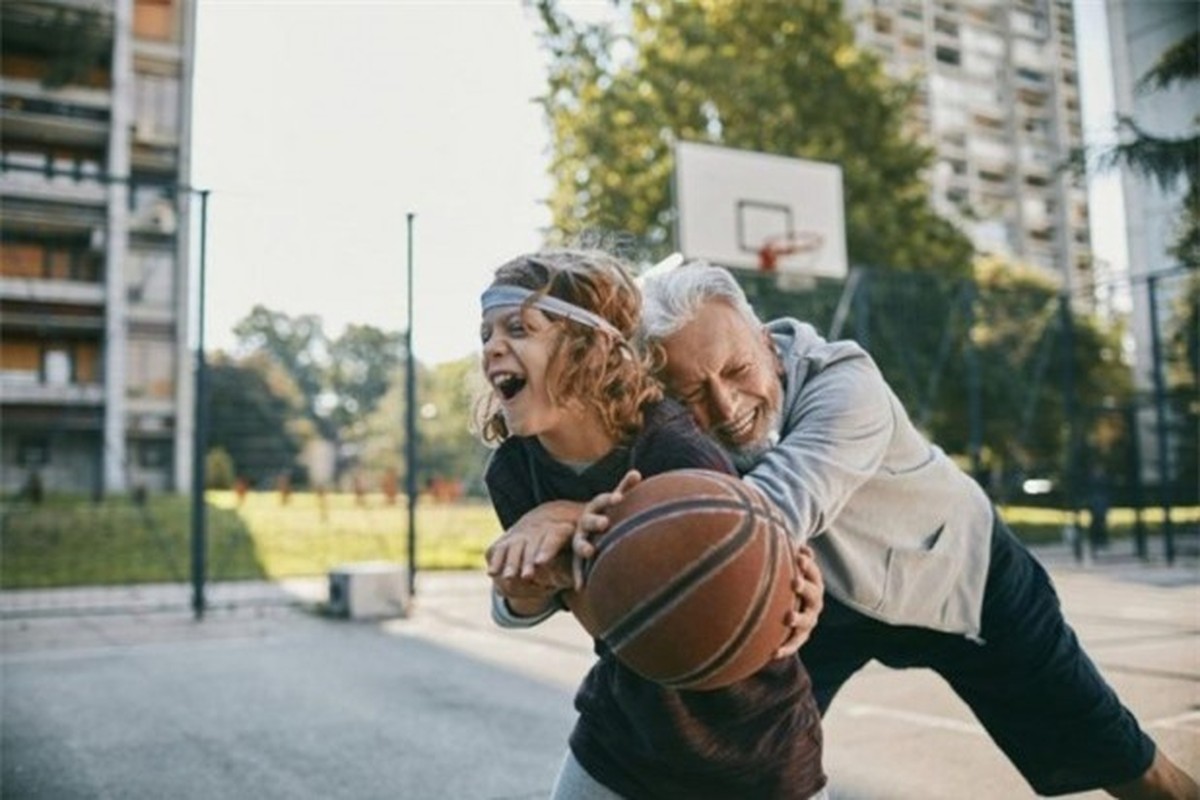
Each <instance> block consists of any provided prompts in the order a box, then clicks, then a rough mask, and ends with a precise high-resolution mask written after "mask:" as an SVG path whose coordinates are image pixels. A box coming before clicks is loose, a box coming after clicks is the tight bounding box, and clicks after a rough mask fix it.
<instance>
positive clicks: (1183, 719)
mask: <svg viewBox="0 0 1200 800" xmlns="http://www.w3.org/2000/svg"><path fill="white" fill-rule="evenodd" d="M1189 722H1200V711H1185V712H1184V713H1182V714H1176V715H1175V716H1173V717H1162V718H1160V719H1155V720H1151V721H1149V722H1147V723H1146V727H1147V728H1169V729H1171V730H1178V731H1188V732H1189V733H1200V729H1198V728H1195V727H1193V726H1191V725H1187V724H1186V723H1189Z"/></svg>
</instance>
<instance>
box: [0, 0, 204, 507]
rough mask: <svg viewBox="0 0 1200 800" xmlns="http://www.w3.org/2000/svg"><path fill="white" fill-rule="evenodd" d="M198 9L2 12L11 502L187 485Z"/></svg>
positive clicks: (178, 3) (2, 437)
mask: <svg viewBox="0 0 1200 800" xmlns="http://www.w3.org/2000/svg"><path fill="white" fill-rule="evenodd" d="M194 15H195V7H194V2H193V0H6V2H4V3H3V4H0V469H2V474H0V489H2V490H3V491H4V492H5V493H6V494H7V493H12V492H14V491H19V490H20V489H21V488H22V487H26V486H28V485H29V483H30V481H31V480H36V481H38V482H40V484H41V486H42V487H43V489H44V490H45V491H63V492H83V493H95V494H99V493H107V492H120V491H127V490H131V489H134V488H145V489H148V490H153V491H163V490H173V489H177V488H181V487H186V486H188V484H189V482H190V474H191V439H192V406H193V400H192V396H193V395H192V384H193V378H192V370H193V365H192V356H191V355H190V353H189V349H188V325H189V314H188V308H189V291H188V288H189V280H188V275H189V255H190V253H191V250H192V248H193V244H194V243H193V242H192V241H190V240H191V239H192V238H193V237H192V236H191V235H190V234H191V228H192V225H191V224H190V220H191V219H192V218H193V216H194V214H195V212H196V209H198V201H197V199H196V197H195V195H194V194H193V193H192V192H189V191H188V190H187V188H186V187H187V186H188V183H189V179H188V164H189V151H188V147H189V138H190V137H189V132H190V128H191V120H190V105H191V83H192V62H193V57H192V53H193V31H194V28H195V22H194Z"/></svg>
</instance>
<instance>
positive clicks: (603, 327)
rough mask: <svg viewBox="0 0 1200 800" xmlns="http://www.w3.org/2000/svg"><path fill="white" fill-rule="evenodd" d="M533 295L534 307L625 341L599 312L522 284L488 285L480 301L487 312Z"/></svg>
mask: <svg viewBox="0 0 1200 800" xmlns="http://www.w3.org/2000/svg"><path fill="white" fill-rule="evenodd" d="M531 297H533V298H536V299H534V300H533V302H531V303H529V305H531V306H533V307H534V308H538V309H541V310H542V311H547V312H549V313H551V314H555V315H557V316H560V317H563V318H565V319H569V320H571V321H573V322H578V323H580V324H582V325H587V326H588V327H589V328H595V329H596V330H600V331H604V332H605V333H610V334H612V335H613V336H615V337H616V338H617V340H618V341H624V339H625V337H624V336H623V335H622V334H621V332H620V331H619V330H617V328H616V326H614V325H613V324H612V323H611V322H609V321H608V320H606V319H605V318H604V317H602V316H600V315H599V314H594V313H592V312H591V311H588V310H587V309H586V308H581V307H579V306H577V305H575V304H574V303H568V302H567V301H566V300H560V299H559V298H557V297H551V296H550V295H548V294H544V295H540V296H539V295H538V293H537V292H535V291H533V290H532V289H526V288H524V287H522V286H511V285H507V284H501V285H498V286H491V287H488V289H487V291H485V292H484V293H483V296H482V297H480V298H479V302H480V304H481V305H482V306H483V309H482V310H483V313H484V314H486V313H487V312H489V311H491V310H492V309H493V308H506V307H508V306H520V305H524V304H525V303H526V301H528V300H529V298H531Z"/></svg>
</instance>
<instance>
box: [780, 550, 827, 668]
mask: <svg viewBox="0 0 1200 800" xmlns="http://www.w3.org/2000/svg"><path fill="white" fill-rule="evenodd" d="M792 590H793V591H794V592H795V593H796V608H795V609H793V610H792V611H789V612H788V617H787V625H788V627H790V628H791V629H792V633H791V635H790V636H789V637H788V639H787V641H785V642H784V643H783V644H781V645H780V646H779V649H778V650H776V651H775V656H774V657H775V658H786V657H788V656H793V655H795V654H796V652H797V651H799V649H800V647H801V646H802V645H803V644H804V643H805V642H807V641H808V639H809V637H810V636H812V632H813V629H814V628H816V627H817V617H819V616H820V614H821V609H822V608H823V607H824V606H825V580H824V579H823V578H822V577H821V570H820V569H819V568H818V567H817V560H816V558H815V557H814V556H813V551H812V548H811V547H809V546H808V545H800V546H799V547H797V548H796V577H795V578H793V579H792Z"/></svg>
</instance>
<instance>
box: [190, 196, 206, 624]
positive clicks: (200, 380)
mask: <svg viewBox="0 0 1200 800" xmlns="http://www.w3.org/2000/svg"><path fill="white" fill-rule="evenodd" d="M199 194H200V259H199V264H198V267H197V281H196V282H197V294H198V295H199V299H198V303H197V311H196V386H195V387H194V391H195V392H196V414H195V422H194V429H193V431H192V613H193V614H194V615H195V617H196V619H201V618H203V617H204V605H205V603H204V577H205V572H206V565H205V553H206V550H207V549H208V544H207V539H208V535H207V527H208V526H207V519H206V513H205V512H206V509H205V506H204V490H205V488H206V484H207V480H206V475H205V455H206V453H205V450H206V449H207V447H208V368H207V364H206V363H205V360H204V282H205V274H204V271H205V266H206V265H205V257H206V245H207V238H208V236H207V234H208V190H207V189H203V190H201V191H200V192H199Z"/></svg>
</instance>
